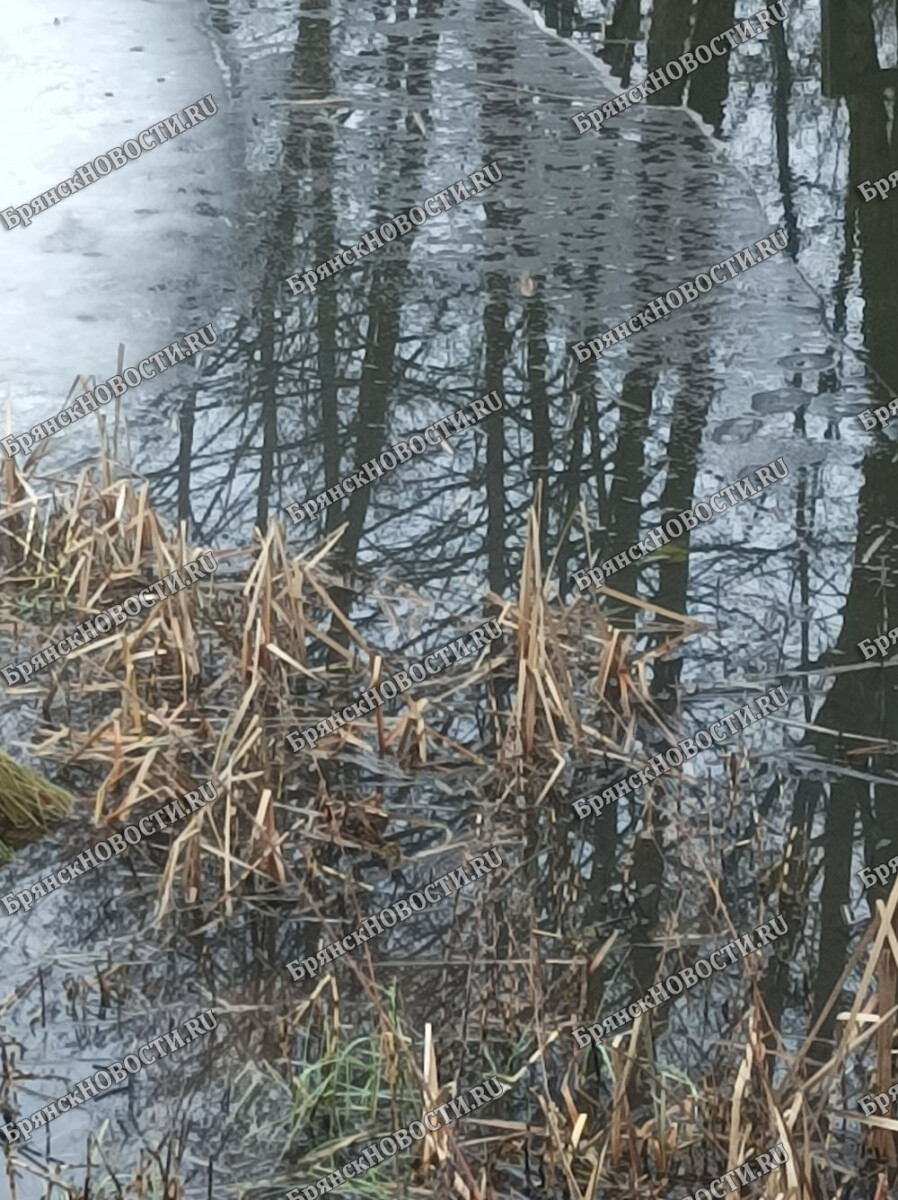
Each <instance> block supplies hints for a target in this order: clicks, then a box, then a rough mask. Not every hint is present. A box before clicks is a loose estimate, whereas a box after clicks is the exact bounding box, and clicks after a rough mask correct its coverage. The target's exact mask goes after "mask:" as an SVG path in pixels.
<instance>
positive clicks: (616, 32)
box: [602, 0, 641, 87]
mask: <svg viewBox="0 0 898 1200" xmlns="http://www.w3.org/2000/svg"><path fill="white" fill-rule="evenodd" d="M640 20H641V16H640V4H639V0H617V3H616V4H615V6H614V16H613V17H612V19H611V24H610V25H609V26H608V34H607V38H608V41H609V42H610V43H611V45H608V46H606V47H605V49H604V50H603V51H602V57H603V58H604V59H605V61H606V62H607V63H608V65H609V67H610V68H611V70H612V72H613V74H614V75H615V76H617V77H618V78H619V79H620V81H621V84H622V85H623V86H624V87H629V86H630V71H631V69H632V67H633V59H634V56H635V53H636V41H637V39H638V38H639V25H640ZM615 42H617V45H615V44H614V43H615Z"/></svg>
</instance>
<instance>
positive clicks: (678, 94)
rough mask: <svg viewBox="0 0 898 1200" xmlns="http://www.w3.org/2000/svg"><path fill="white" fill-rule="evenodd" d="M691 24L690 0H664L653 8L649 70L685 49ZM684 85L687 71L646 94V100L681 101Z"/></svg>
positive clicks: (678, 55)
mask: <svg viewBox="0 0 898 1200" xmlns="http://www.w3.org/2000/svg"><path fill="white" fill-rule="evenodd" d="M691 25H692V0H664V2H663V3H661V4H656V5H654V7H653V8H652V23H651V26H650V29H649V48H648V70H649V73H651V72H652V71H656V70H657V69H658V68H659V67H663V66H665V65H666V64H667V63H669V62H670V61H671V60H672V59H675V58H679V57H680V55H681V54H682V53H683V51H684V50H685V49H686V44H687V42H688V40H689V32H690V28H691ZM685 89H686V74H685V72H684V73H683V78H682V79H680V80H679V81H677V82H675V83H672V84H670V86H669V87H665V88H662V89H660V90H659V91H657V92H655V93H654V94H653V95H651V96H649V97H648V103H649V104H660V105H670V104H682V103H683V93H684V91H685Z"/></svg>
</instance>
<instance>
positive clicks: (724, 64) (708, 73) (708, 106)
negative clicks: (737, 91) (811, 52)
mask: <svg viewBox="0 0 898 1200" xmlns="http://www.w3.org/2000/svg"><path fill="white" fill-rule="evenodd" d="M735 13H736V0H698V10H697V12H696V14H695V32H694V33H693V36H692V44H693V45H694V46H700V45H701V46H707V45H708V44H709V43H710V41H711V39H712V38H713V37H716V36H717V34H719V33H722V32H723V31H724V29H731V28H732V26H733V21H734V19H735ZM777 28H780V27H779V26H777ZM721 40H722V42H723V45H724V46H725V47H726V51H725V53H724V54H721V55H720V57H714V58H712V59H711V61H710V62H709V63H705V64H703V65H702V66H701V67H700V68H699V70H697V71H696V72H695V74H694V75H692V76H690V79H689V107H690V108H693V109H695V111H696V112H697V113H699V114H700V115H701V116H702V117H703V118H704V119H705V120H706V121H707V122H708V124H709V125H710V126H711V127H712V128H713V130H714V133H715V135H716V136H717V137H719V136H720V132H721V128H722V126H723V114H724V104H725V103H726V98H727V94H728V92H729V86H730V54H731V53H732V50H731V48H730V46H729V44H728V42H727V41H726V39H725V38H723V39H721Z"/></svg>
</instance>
